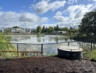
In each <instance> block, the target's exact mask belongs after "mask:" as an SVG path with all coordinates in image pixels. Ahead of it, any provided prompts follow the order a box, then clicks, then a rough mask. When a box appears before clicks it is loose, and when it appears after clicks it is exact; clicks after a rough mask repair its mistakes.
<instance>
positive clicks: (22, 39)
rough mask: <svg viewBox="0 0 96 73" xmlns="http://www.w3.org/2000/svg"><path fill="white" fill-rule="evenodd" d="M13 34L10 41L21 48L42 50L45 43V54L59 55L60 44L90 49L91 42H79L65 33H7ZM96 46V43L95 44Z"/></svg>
mask: <svg viewBox="0 0 96 73" xmlns="http://www.w3.org/2000/svg"><path fill="white" fill-rule="evenodd" d="M8 36H11V40H10V42H11V43H13V45H14V46H15V47H16V48H17V44H16V43H19V44H18V49H19V50H28V51H31V50H36V51H40V50H41V44H43V51H44V55H57V48H58V47H59V46H68V42H70V43H69V46H76V47H81V48H83V49H84V50H85V51H86V50H90V48H91V44H90V43H87V42H78V41H75V40H72V39H69V38H68V36H64V35H6V37H8ZM93 48H95V44H93Z"/></svg>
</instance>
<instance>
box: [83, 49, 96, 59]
mask: <svg viewBox="0 0 96 73" xmlns="http://www.w3.org/2000/svg"><path fill="white" fill-rule="evenodd" d="M84 58H87V59H89V60H90V59H95V60H96V50H92V51H89V52H84Z"/></svg>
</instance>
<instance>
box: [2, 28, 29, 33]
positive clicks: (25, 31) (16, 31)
mask: <svg viewBox="0 0 96 73" xmlns="http://www.w3.org/2000/svg"><path fill="white" fill-rule="evenodd" d="M9 29H10V32H11V33H31V29H28V28H4V27H3V28H2V32H3V33H4V32H6V31H7V32H8V30H9Z"/></svg>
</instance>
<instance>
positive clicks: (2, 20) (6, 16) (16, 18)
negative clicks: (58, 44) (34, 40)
mask: <svg viewBox="0 0 96 73" xmlns="http://www.w3.org/2000/svg"><path fill="white" fill-rule="evenodd" d="M47 21H48V18H47V17H42V18H41V17H39V16H37V15H36V14H33V13H30V12H24V13H16V12H11V11H9V12H0V26H1V27H12V26H20V27H27V28H34V27H35V26H37V25H38V24H41V23H44V22H47Z"/></svg>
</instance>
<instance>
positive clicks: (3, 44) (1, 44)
mask: <svg viewBox="0 0 96 73" xmlns="http://www.w3.org/2000/svg"><path fill="white" fill-rule="evenodd" d="M15 50H16V48H15V47H14V46H13V45H12V44H11V43H10V42H9V40H7V39H6V38H5V37H4V35H3V34H2V33H0V51H15ZM15 54H16V53H3V52H0V57H11V56H12V55H15Z"/></svg>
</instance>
